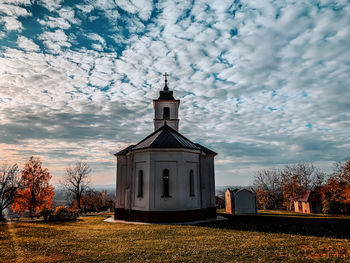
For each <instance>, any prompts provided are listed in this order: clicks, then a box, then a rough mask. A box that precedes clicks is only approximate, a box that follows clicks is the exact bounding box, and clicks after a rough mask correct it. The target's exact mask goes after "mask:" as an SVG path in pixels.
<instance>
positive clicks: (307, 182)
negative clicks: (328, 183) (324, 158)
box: [281, 163, 325, 209]
mask: <svg viewBox="0 0 350 263" xmlns="http://www.w3.org/2000/svg"><path fill="white" fill-rule="evenodd" d="M281 177H282V191H283V197H284V205H285V206H286V207H287V208H289V209H291V207H292V200H293V199H294V198H296V197H297V196H300V195H303V194H305V193H306V191H307V190H312V191H319V189H320V188H321V186H322V184H323V183H324V180H325V174H324V173H323V172H321V171H320V170H318V169H316V168H315V167H314V165H313V164H309V163H298V164H294V165H286V166H285V168H284V169H283V170H282V171H281Z"/></svg>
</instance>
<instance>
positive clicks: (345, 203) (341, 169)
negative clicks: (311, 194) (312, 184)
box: [321, 159, 350, 214]
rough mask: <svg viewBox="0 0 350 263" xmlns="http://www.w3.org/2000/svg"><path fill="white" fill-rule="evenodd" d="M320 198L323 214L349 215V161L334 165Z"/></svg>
mask: <svg viewBox="0 0 350 263" xmlns="http://www.w3.org/2000/svg"><path fill="white" fill-rule="evenodd" d="M321 196H322V209H323V212H324V213H332V214H345V213H350V159H348V160H346V161H345V162H340V163H337V164H336V167H335V169H334V172H333V174H332V175H331V176H330V177H329V178H328V180H327V183H326V184H325V185H324V186H323V187H322V189H321Z"/></svg>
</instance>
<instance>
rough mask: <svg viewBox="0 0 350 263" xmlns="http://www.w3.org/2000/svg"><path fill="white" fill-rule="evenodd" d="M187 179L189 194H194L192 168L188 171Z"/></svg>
mask: <svg viewBox="0 0 350 263" xmlns="http://www.w3.org/2000/svg"><path fill="white" fill-rule="evenodd" d="M189 180H190V196H194V174H193V170H191V171H190V174H189Z"/></svg>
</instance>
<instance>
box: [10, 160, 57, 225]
mask: <svg viewBox="0 0 350 263" xmlns="http://www.w3.org/2000/svg"><path fill="white" fill-rule="evenodd" d="M50 179H51V175H50V173H49V171H48V169H47V168H43V167H42V162H41V161H40V159H39V158H34V157H33V156H32V157H30V159H29V161H28V162H27V163H26V164H25V166H24V169H23V170H22V176H21V188H19V189H17V191H16V196H15V200H14V203H13V205H12V209H13V210H14V211H15V212H17V213H20V214H23V213H24V211H26V210H29V216H30V218H32V219H33V217H34V215H36V214H38V213H39V212H40V211H41V210H43V209H51V207H52V199H53V196H54V194H55V193H54V191H53V190H54V187H53V186H52V185H51V184H50Z"/></svg>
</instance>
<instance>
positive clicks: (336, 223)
mask: <svg viewBox="0 0 350 263" xmlns="http://www.w3.org/2000/svg"><path fill="white" fill-rule="evenodd" d="M218 215H220V216H224V217H226V218H228V220H223V221H216V222H210V223H202V224H198V225H199V226H205V227H213V228H222V229H234V230H243V231H257V232H268V233H284V234H293V235H305V236H318V237H332V238H341V239H348V238H350V219H346V218H322V217H286V216H282V215H278V214H273V215H261V214H258V215H226V214H218Z"/></svg>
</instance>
